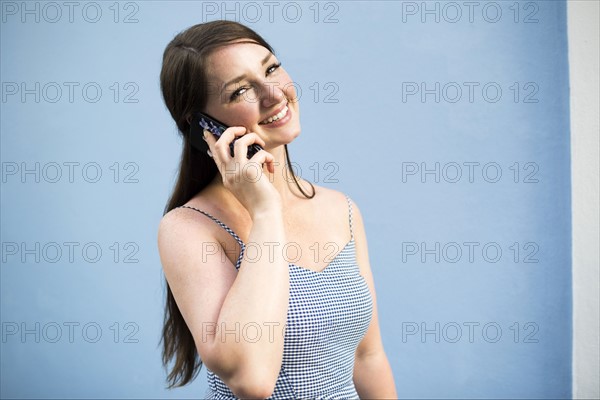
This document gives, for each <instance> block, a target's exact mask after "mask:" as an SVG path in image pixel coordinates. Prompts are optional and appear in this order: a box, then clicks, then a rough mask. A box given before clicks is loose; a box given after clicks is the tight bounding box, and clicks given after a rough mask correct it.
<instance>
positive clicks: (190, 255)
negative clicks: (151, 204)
mask: <svg viewBox="0 0 600 400" xmlns="http://www.w3.org/2000/svg"><path fill="white" fill-rule="evenodd" d="M219 229H220V227H219V226H218V225H217V224H215V223H214V222H213V221H212V220H211V219H209V218H208V217H206V216H205V215H202V214H201V213H199V212H198V211H195V210H192V209H189V208H175V209H173V210H171V211H169V212H168V213H166V214H165V215H164V216H163V217H162V219H161V220H160V223H159V226H158V250H159V254H160V258H161V262H162V265H163V269H164V270H165V272H175V270H178V271H177V272H179V273H180V272H183V271H184V270H185V269H186V267H187V268H190V267H193V266H192V265H190V264H195V265H196V266H198V265H202V264H205V263H204V262H203V261H206V259H205V258H206V257H202V254H203V253H205V252H207V251H208V250H211V251H212V252H217V253H221V252H222V251H223V250H222V241H223V238H222V235H221V232H220V231H219ZM209 247H210V249H209ZM225 270H227V269H225Z"/></svg>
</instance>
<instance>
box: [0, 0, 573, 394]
mask: <svg viewBox="0 0 600 400" xmlns="http://www.w3.org/2000/svg"><path fill="white" fill-rule="evenodd" d="M1 7H2V24H1V36H2V37H1V68H2V69H1V72H2V77H1V80H2V102H1V113H2V115H1V126H0V127H1V145H2V149H1V156H2V193H1V200H2V208H1V218H2V227H1V234H2V239H1V241H2V267H1V271H0V272H1V293H2V305H1V312H2V315H1V321H2V341H1V346H2V349H1V350H2V358H1V368H2V372H1V380H0V384H1V392H0V394H1V396H2V397H15V398H36V397H44V398H45V397H58V398H69V397H77V398H86V397H95V398H97V397H105V398H111V397H114V398H127V397H144V398H159V397H165V398H166V397H170V398H175V397H184V398H193V397H196V398H198V397H202V395H203V394H204V391H205V375H204V372H202V373H201V374H200V376H199V377H198V379H196V381H194V382H193V383H192V384H191V385H189V386H187V387H185V388H182V389H177V390H173V391H167V390H165V389H164V377H165V375H164V372H163V370H162V369H161V365H160V347H159V346H158V341H159V338H160V329H161V327H162V306H163V301H164V300H163V299H164V293H163V290H164V287H163V276H162V270H161V266H160V262H159V257H158V251H157V248H156V231H157V226H158V222H159V220H160V218H161V215H162V209H163V207H164V205H165V203H166V200H167V197H168V195H169V194H170V191H171V188H172V185H173V183H174V179H175V173H176V168H177V162H178V156H179V148H180V142H179V139H178V136H177V134H176V131H175V129H176V128H175V125H174V123H173V122H172V120H171V119H170V116H169V115H168V112H167V110H166V108H165V107H164V105H163V103H162V98H161V95H160V91H159V84H158V74H159V71H160V64H161V57H162V52H163V50H164V47H165V46H166V44H167V43H168V42H169V41H170V40H171V38H172V37H173V36H174V35H175V34H176V33H177V32H179V31H181V30H183V29H185V28H187V27H189V26H191V25H193V24H196V23H199V22H202V21H207V20H211V19H218V18H227V19H235V20H238V21H240V22H243V23H247V24H248V25H249V26H251V27H252V28H255V29H256V30H257V31H258V32H259V33H261V34H262V35H263V36H264V37H265V38H266V39H267V40H268V41H269V42H270V43H271V44H272V45H273V46H274V47H275V50H276V52H277V54H278V56H279V58H280V59H281V60H282V61H283V64H284V66H285V67H286V69H287V70H288V72H289V73H290V75H291V76H292V78H294V79H295V81H296V82H297V83H298V85H299V86H300V87H301V90H302V96H301V100H300V104H301V111H302V116H301V122H302V127H303V131H302V135H301V136H300V137H299V138H298V139H297V141H296V142H295V143H294V144H293V145H291V147H290V152H291V156H292V160H294V162H295V163H296V165H297V166H298V167H299V170H298V172H299V173H300V174H301V175H302V176H303V177H305V178H306V179H309V180H312V181H313V182H315V183H317V184H321V185H324V186H328V187H331V188H334V189H337V190H340V191H343V192H345V193H348V194H349V195H350V196H351V197H352V198H353V199H354V201H355V202H356V203H357V204H358V205H359V206H360V207H361V210H362V213H363V215H364V218H365V223H366V229H367V235H368V239H369V245H370V257H371V266H372V268H373V272H374V276H375V281H376V287H377V291H378V300H379V314H380V320H381V327H382V334H383V339H384V343H385V347H386V350H387V354H388V357H389V359H390V362H391V364H392V368H393V371H394V374H395V379H396V385H397V388H398V394H399V396H400V397H402V398H432V397H457V398H469V397H472V398H527V397H536V398H557V397H569V396H570V393H571V389H570V387H571V345H570V343H571V272H570V270H571V268H570V250H571V249H570V194H569V193H570V182H569V162H570V160H569V130H568V127H569V110H568V95H569V92H568V65H567V38H566V5H565V2H563V1H540V2H518V3H515V2H504V1H498V2H486V1H482V2H477V4H476V5H474V6H468V5H465V4H464V2H456V3H448V2H433V1H430V2H426V3H422V2H392V1H390V2H387V1H386V2H328V3H318V4H317V3H314V2H276V5H275V7H274V8H271V9H270V8H269V6H267V5H265V4H264V3H263V2H256V3H233V2H231V3H227V5H225V4H223V3H221V2H204V3H202V2H191V1H182V2H169V3H168V4H167V2H162V1H142V2H128V3H126V2H121V3H113V2H98V3H93V2H78V3H77V5H76V6H75V7H74V8H73V9H72V15H69V14H70V10H69V8H68V6H65V5H64V4H63V3H62V2H60V3H51V4H50V5H47V4H46V3H38V2H26V3H22V2H9V1H2V4H1ZM469 7H472V8H469ZM426 9H427V10H433V13H427V12H426ZM27 10H33V11H31V13H28V12H27ZM298 10H299V11H300V13H298ZM436 10H437V11H436ZM98 11H99V12H100V13H98ZM117 11H118V12H117ZM224 14H226V15H224ZM436 14H437V15H436ZM436 18H437V19H438V20H437V21H436ZM36 19H37V20H38V21H36ZM94 21H95V22H94ZM36 85H38V86H36ZM436 85H437V86H436ZM70 88H72V90H73V91H72V92H70ZM470 88H472V92H470ZM27 170H30V171H33V172H27ZM428 171H429V172H428ZM99 174H100V175H99ZM71 249H72V253H71V252H70V250H71ZM471 250H472V252H471ZM98 251H100V252H101V253H97V252H98ZM36 324H37V325H36Z"/></svg>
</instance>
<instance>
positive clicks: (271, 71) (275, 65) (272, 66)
mask: <svg viewBox="0 0 600 400" xmlns="http://www.w3.org/2000/svg"><path fill="white" fill-rule="evenodd" d="M279 67H281V63H277V64H273V65H271V66H270V67H269V68H267V75H269V74H272V73H273V72H275V70H276V69H277V68H279Z"/></svg>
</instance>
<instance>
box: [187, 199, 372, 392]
mask: <svg viewBox="0 0 600 400" xmlns="http://www.w3.org/2000/svg"><path fill="white" fill-rule="evenodd" d="M346 199H347V201H348V209H349V213H348V214H349V225H350V234H351V238H350V241H349V242H348V243H347V244H346V246H345V247H344V248H343V249H342V250H341V251H340V252H339V253H337V255H336V256H335V258H334V259H333V260H332V261H331V262H330V263H329V264H328V265H327V266H326V267H325V269H323V270H322V271H318V272H317V271H313V270H310V269H307V268H304V267H302V266H299V265H296V264H293V263H291V264H289V269H290V298H289V306H288V313H287V325H286V329H285V338H284V349H283V363H282V366H281V370H280V372H279V377H278V379H277V383H276V385H275V391H274V392H273V394H272V395H271V397H270V399H357V398H358V394H357V393H356V389H355V387H354V383H353V381H352V373H353V369H354V354H355V352H356V348H357V346H358V344H359V342H360V341H361V339H362V338H363V337H364V335H365V333H366V331H367V328H368V327H369V323H370V321H371V315H372V307H373V302H372V298H371V295H370V292H369V288H368V286H367V283H366V282H365V280H364V279H363V277H362V276H361V275H360V273H359V267H358V264H357V262H356V253H355V247H354V245H355V243H354V232H353V229H352V201H351V199H350V197H348V196H346ZM182 207H185V206H182ZM187 208H192V207H187ZM195 210H196V211H199V212H201V213H203V214H204V215H206V216H207V217H209V218H211V219H212V220H213V221H215V222H216V223H218V224H219V225H220V226H221V227H223V228H224V229H225V230H227V232H229V233H230V234H231V235H232V236H233V237H234V238H235V239H236V240H237V241H238V243H239V244H240V247H241V252H240V257H239V258H238V261H237V263H236V268H237V269H239V267H240V263H241V261H242V257H243V254H244V248H245V247H244V244H243V243H242V241H241V240H240V238H239V237H238V236H237V235H236V234H235V233H234V232H233V231H232V230H231V229H230V228H229V227H228V226H227V225H225V224H224V223H222V222H221V221H219V220H218V219H216V218H215V217H213V216H211V215H209V214H208V213H206V212H204V211H201V210H198V209H195ZM207 374H208V384H209V390H208V392H207V393H206V397H207V398H211V399H235V398H236V397H235V395H234V394H233V393H232V392H231V390H229V388H227V386H226V385H225V383H223V381H222V380H221V379H219V377H218V376H216V375H215V374H214V373H213V372H212V371H210V370H207Z"/></svg>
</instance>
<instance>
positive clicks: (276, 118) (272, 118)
mask: <svg viewBox="0 0 600 400" xmlns="http://www.w3.org/2000/svg"><path fill="white" fill-rule="evenodd" d="M287 112H288V107H287V106H285V107H284V108H283V110H281V111H280V112H279V113H277V114H276V115H273V116H272V117H269V118H267V119H265V120H264V121H263V122H261V123H262V124H270V123H271V122H274V121H277V120H278V119H280V118H283V117H284V116H285V115H286V114H287Z"/></svg>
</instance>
